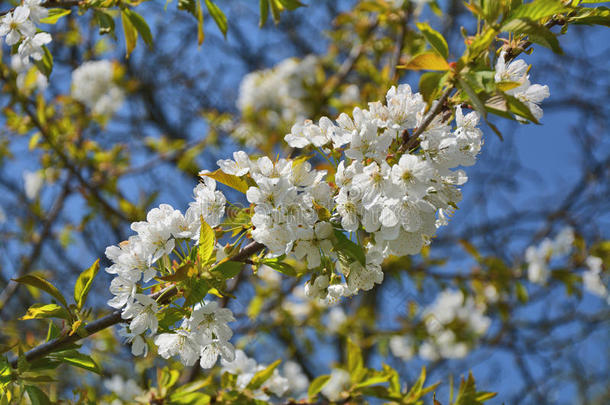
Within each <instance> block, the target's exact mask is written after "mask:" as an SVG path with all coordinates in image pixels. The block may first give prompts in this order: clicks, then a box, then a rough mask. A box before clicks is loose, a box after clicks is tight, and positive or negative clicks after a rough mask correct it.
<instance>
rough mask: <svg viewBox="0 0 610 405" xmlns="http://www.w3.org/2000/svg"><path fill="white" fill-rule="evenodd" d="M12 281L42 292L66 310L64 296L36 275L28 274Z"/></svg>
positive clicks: (66, 305)
mask: <svg viewBox="0 0 610 405" xmlns="http://www.w3.org/2000/svg"><path fill="white" fill-rule="evenodd" d="M14 281H16V282H18V283H21V284H27V285H29V286H32V287H34V288H37V289H39V290H42V291H44V292H46V293H47V294H49V295H51V296H52V297H53V298H55V299H56V300H57V301H58V302H59V303H60V304H61V305H62V306H63V307H64V308H66V309H67V308H68V303H67V302H66V299H65V298H64V296H63V295H62V294H61V293H60V292H59V290H58V289H57V288H56V287H55V286H54V285H53V284H51V283H49V282H48V281H47V280H45V279H44V278H42V277H41V276H39V275H36V274H28V275H25V276H23V277H19V278H17V279H14Z"/></svg>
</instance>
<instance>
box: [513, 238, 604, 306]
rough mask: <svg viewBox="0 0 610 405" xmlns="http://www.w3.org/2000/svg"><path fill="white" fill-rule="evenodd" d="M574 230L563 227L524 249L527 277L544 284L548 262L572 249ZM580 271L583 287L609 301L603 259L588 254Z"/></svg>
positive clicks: (547, 274)
mask: <svg viewBox="0 0 610 405" xmlns="http://www.w3.org/2000/svg"><path fill="white" fill-rule="evenodd" d="M573 245H574V230H573V229H572V228H571V227H569V226H568V227H565V228H563V229H562V230H561V231H560V232H559V233H558V234H557V235H556V236H555V238H554V239H550V238H544V239H543V240H542V242H540V243H539V244H538V245H537V246H529V247H528V248H527V249H526V250H525V261H526V265H527V277H528V279H529V281H531V282H532V283H536V284H542V285H544V284H546V282H547V281H548V279H549V277H550V275H551V269H550V263H551V262H552V261H554V260H562V259H565V258H566V256H567V255H569V254H570V253H571V252H572V250H573ZM584 267H585V271H584V272H583V273H582V281H583V287H584V289H585V290H586V291H588V292H590V293H591V294H593V295H597V296H598V297H600V298H602V299H605V300H606V301H607V302H608V303H610V294H609V293H608V288H607V287H606V284H604V280H603V271H602V270H603V260H602V259H601V258H599V257H596V256H588V257H587V258H586V259H585V263H584Z"/></svg>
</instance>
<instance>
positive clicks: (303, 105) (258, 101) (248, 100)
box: [231, 55, 319, 146]
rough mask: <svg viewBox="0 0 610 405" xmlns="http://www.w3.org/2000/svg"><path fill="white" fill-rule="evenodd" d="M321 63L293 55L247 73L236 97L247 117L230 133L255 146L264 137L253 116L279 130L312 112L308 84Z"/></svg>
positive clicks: (311, 81)
mask: <svg viewBox="0 0 610 405" xmlns="http://www.w3.org/2000/svg"><path fill="white" fill-rule="evenodd" d="M318 63H319V62H318V58H317V57H315V56H313V55H309V56H307V57H305V58H303V59H301V60H299V59H296V58H290V59H286V60H283V61H282V62H280V63H279V64H277V65H276V66H274V67H272V68H270V69H263V70H257V71H254V72H251V73H248V74H247V75H245V76H244V78H243V79H242V81H241V84H240V85H239V95H238V98H237V108H238V109H239V111H240V112H241V114H242V118H245V120H244V121H243V122H241V123H240V124H239V125H237V126H236V127H235V128H233V129H232V131H231V135H232V136H233V137H235V138H237V139H238V140H240V141H242V142H244V143H246V144H247V145H249V146H256V145H257V144H259V143H260V142H263V141H264V138H263V137H262V135H261V134H260V131H259V130H258V129H257V128H256V125H252V123H250V122H249V121H252V119H254V121H256V122H257V123H261V122H264V123H265V125H267V126H269V127H270V128H276V129H280V128H282V127H283V126H285V125H291V124H292V123H294V122H295V121H298V120H302V119H303V118H304V117H307V116H308V115H310V114H311V112H312V108H311V103H310V102H308V101H307V95H308V87H311V86H312V85H313V84H314V83H315V79H316V73H315V72H316V66H317V64H318Z"/></svg>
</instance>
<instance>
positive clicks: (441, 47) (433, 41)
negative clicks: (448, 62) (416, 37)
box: [415, 23, 449, 59]
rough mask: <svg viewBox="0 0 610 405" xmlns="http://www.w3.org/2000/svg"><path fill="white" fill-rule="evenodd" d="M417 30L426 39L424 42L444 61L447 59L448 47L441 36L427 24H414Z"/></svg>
mask: <svg viewBox="0 0 610 405" xmlns="http://www.w3.org/2000/svg"><path fill="white" fill-rule="evenodd" d="M415 25H416V26H417V28H418V29H419V30H420V31H421V33H422V34H423V35H424V38H426V41H428V43H429V44H430V45H431V46H432V48H434V50H435V51H437V52H438V53H439V54H440V55H441V56H442V57H443V58H444V59H447V58H448V57H449V46H448V45H447V41H445V38H444V37H443V35H442V34H441V33H440V32H438V31H436V30H434V29H433V28H432V27H430V25H429V24H428V23H416V24H415Z"/></svg>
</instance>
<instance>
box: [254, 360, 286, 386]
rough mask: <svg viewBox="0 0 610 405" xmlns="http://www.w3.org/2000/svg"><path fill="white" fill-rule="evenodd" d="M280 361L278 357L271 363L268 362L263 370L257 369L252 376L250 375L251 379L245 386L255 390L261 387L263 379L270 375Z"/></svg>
mask: <svg viewBox="0 0 610 405" xmlns="http://www.w3.org/2000/svg"><path fill="white" fill-rule="evenodd" d="M281 362H282V360H281V359H278V360H276V361H274V362H273V363H271V364H269V365H268V366H267V367H265V368H264V369H263V370H261V371H258V372H257V373H256V374H254V377H252V380H250V382H249V383H248V386H247V388H248V389H251V390H257V389H259V388H260V387H262V385H263V384H264V383H265V381H267V380H268V379H269V378H270V377H271V375H272V374H273V371H274V370H275V369H276V368H277V366H279V365H280V363H281Z"/></svg>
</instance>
